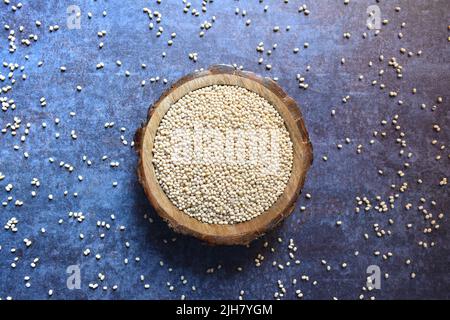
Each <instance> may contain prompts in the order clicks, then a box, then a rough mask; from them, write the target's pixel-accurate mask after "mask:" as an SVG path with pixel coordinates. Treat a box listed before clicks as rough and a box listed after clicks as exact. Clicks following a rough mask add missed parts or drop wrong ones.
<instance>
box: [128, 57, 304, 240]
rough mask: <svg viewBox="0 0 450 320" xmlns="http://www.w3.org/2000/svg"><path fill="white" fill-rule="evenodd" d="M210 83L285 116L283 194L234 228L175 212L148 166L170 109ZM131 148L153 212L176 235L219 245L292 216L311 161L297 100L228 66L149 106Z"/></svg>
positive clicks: (190, 79) (193, 78)
mask: <svg viewBox="0 0 450 320" xmlns="http://www.w3.org/2000/svg"><path fill="white" fill-rule="evenodd" d="M214 84H221V85H236V86H240V87H244V88H246V89H248V90H250V91H253V92H256V93H258V94H259V95H260V96H262V97H264V98H265V99H266V100H268V101H269V102H270V103H271V104H272V105H273V106H274V107H275V108H276V109H277V110H278V112H279V113H280V114H281V116H282V117H283V118H284V121H285V124H286V127H287V130H288V131H289V134H290V138H291V140H292V143H293V153H294V157H293V167H292V173H291V177H290V179H289V181H288V183H287V186H286V188H285V190H284V193H283V194H282V195H281V196H280V197H279V199H278V200H277V201H276V202H275V203H274V204H273V205H272V207H271V208H270V209H269V210H267V211H266V212H264V213H262V214H261V215H259V216H258V217H256V218H254V219H251V220H249V221H246V222H241V223H237V224H233V225H218V224H206V223H202V222H200V221H199V220H197V219H195V218H192V217H190V216H188V215H187V214H186V213H184V212H182V211H180V210H179V209H178V208H176V207H175V205H174V204H172V202H171V201H170V200H169V198H168V197H167V196H166V194H165V193H164V191H163V190H162V188H161V187H160V185H159V183H158V181H157V180H156V176H155V170H154V167H153V163H152V159H153V153H152V149H153V141H154V138H155V135H156V131H157V129H158V126H159V123H160V121H161V119H162V118H163V116H164V115H165V113H166V112H167V110H168V109H169V108H170V106H171V105H173V104H174V103H175V102H176V101H178V100H179V99H180V98H181V97H183V96H184V95H186V94H187V93H189V92H190V91H193V90H196V89H199V88H202V87H207V86H210V85H214ZM135 146H136V150H137V152H138V154H139V164H138V170H137V171H138V177H139V182H140V183H141V184H142V186H143V187H144V190H145V194H146V195H147V198H148V199H149V201H150V203H151V204H152V206H153V207H154V208H155V210H156V212H157V213H158V214H159V215H160V216H161V217H162V218H163V219H164V220H165V221H166V222H167V223H168V224H169V226H170V227H171V228H172V229H174V230H175V231H177V232H180V233H182V234H187V235H192V236H194V237H197V238H199V239H201V240H203V241H206V242H207V243H209V244H221V245H236V244H247V243H249V242H250V241H252V240H253V239H255V238H257V237H259V236H261V235H262V234H264V233H265V232H267V231H268V230H270V229H272V228H273V227H275V226H276V225H277V224H278V223H280V222H281V221H282V220H283V219H284V218H286V217H287V216H288V215H289V214H290V213H292V211H293V210H294V206H295V202H296V200H297V198H298V195H299V194H300V191H301V189H302V187H303V184H304V182H305V178H306V173H307V171H308V169H309V167H310V165H311V164H312V160H313V152H312V145H311V142H310V141H309V136H308V132H307V130H306V127H305V124H304V122H303V118H302V114H301V112H300V110H299V108H298V106H297V104H296V103H295V101H294V100H293V99H292V98H290V97H289V96H287V94H286V93H285V92H284V91H283V90H282V89H281V88H280V86H278V84H277V83H276V82H274V81H273V80H271V79H269V78H262V77H260V76H257V75H256V74H254V73H250V72H242V71H238V70H236V69H235V68H233V67H231V66H226V65H216V66H212V67H210V68H209V69H208V70H205V71H200V72H196V73H193V74H190V75H187V76H185V77H183V78H181V79H180V80H178V81H177V82H176V83H175V84H174V85H172V87H171V88H170V89H169V90H167V91H166V92H165V93H164V94H163V95H162V96H161V97H160V98H159V100H158V101H157V102H156V103H155V104H154V105H153V107H150V108H149V111H148V119H147V122H146V123H144V124H143V126H142V127H141V128H139V129H138V130H137V132H136V135H135Z"/></svg>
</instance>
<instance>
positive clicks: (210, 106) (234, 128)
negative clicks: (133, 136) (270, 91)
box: [152, 85, 293, 225]
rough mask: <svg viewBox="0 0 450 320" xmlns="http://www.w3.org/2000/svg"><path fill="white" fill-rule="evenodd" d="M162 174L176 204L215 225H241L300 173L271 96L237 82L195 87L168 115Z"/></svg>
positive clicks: (158, 155) (158, 159) (156, 157)
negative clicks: (260, 93)
mask: <svg viewBox="0 0 450 320" xmlns="http://www.w3.org/2000/svg"><path fill="white" fill-rule="evenodd" d="M152 152H153V159H152V162H153V166H154V170H155V176H156V179H157V181H158V183H159V185H160V186H161V188H162V190H163V191H164V193H165V194H166V195H167V197H168V198H169V199H170V201H171V202H172V203H173V204H174V205H175V206H176V207H177V208H178V209H179V210H181V211H182V212H184V213H185V214H187V215H189V216H191V217H193V218H195V219H197V220H199V221H201V222H203V223H207V224H220V225H227V224H236V223H240V222H245V221H248V220H251V219H253V218H255V217H257V216H259V215H261V214H262V213H264V212H265V211H266V210H268V209H269V208H270V207H271V206H272V205H273V204H274V203H275V202H276V201H277V199H278V198H279V197H280V195H281V194H282V193H283V191H284V189H285V187H286V185H287V183H288V181H289V178H290V175H291V171H292V165H293V145H292V141H291V139H290V136H289V132H288V130H287V129H286V126H285V123H284V120H283V118H282V117H281V115H280V114H279V113H278V111H277V110H276V109H275V107H274V106H273V105H271V104H270V103H269V101H267V100H266V99H265V98H263V97H261V96H260V95H258V94H257V93H255V92H252V91H250V90H248V89H246V88H243V87H239V86H235V85H210V86H207V87H203V88H200V89H197V90H193V91H191V92H188V93H187V94H186V95H184V96H183V97H181V98H180V99H179V100H178V101H176V102H175V103H173V104H172V105H171V106H170V107H169V109H168V110H167V112H166V113H165V115H164V116H163V117H162V119H161V121H160V123H159V126H158V129H157V131H156V135H155V138H154V144H153V149H152Z"/></svg>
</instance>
